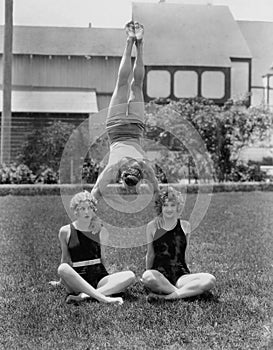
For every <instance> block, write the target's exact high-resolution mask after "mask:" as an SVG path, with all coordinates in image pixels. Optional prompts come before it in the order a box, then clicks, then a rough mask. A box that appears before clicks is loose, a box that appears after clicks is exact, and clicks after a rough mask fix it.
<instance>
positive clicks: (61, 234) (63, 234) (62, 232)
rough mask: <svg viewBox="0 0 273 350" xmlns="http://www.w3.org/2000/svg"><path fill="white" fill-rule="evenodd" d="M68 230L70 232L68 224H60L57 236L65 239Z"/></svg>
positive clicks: (68, 234)
mask: <svg viewBox="0 0 273 350" xmlns="http://www.w3.org/2000/svg"><path fill="white" fill-rule="evenodd" d="M70 232H71V225H70V224H68V225H64V226H62V227H61V228H60V231H59V238H60V239H65V240H67V239H68V238H69V236H70Z"/></svg>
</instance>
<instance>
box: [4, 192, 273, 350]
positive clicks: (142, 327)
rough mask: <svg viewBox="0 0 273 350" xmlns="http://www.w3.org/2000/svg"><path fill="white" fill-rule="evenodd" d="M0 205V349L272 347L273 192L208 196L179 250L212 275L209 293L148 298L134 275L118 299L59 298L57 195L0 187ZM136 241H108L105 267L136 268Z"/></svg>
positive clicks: (61, 219) (140, 254) (62, 216)
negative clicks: (3, 193) (2, 192)
mask: <svg viewBox="0 0 273 350" xmlns="http://www.w3.org/2000/svg"><path fill="white" fill-rule="evenodd" d="M194 201H195V197H194V195H188V196H187V208H186V211H185V215H187V212H188V213H189V212H190V208H191V207H192V205H193V203H194ZM0 210H1V222H0V273H1V275H0V281H1V290H0V304H1V305H0V310H1V311H0V349H35V350H37V349H38V350H39V349H66V350H70V349H71V350H77V349H81V350H87V349H124V350H125V349H172V350H175V349H192V350H199V349H200V350H206V349H219V350H220V349H221V350H228V349H231V350H234V349H240V350H241V349H243V350H245V349H255V350H256V349H273V341H272V327H273V323H272V310H273V307H272V304H273V297H272V295H273V289H272V287H273V283H272V280H273V277H272V276H273V275H272V270H273V269H272V266H273V259H272V258H273V232H272V231H273V193H270V192H249V193H218V194H214V195H213V196H212V200H211V204H210V207H209V210H208V211H207V214H206V216H205V218H204V219H203V221H202V222H201V224H200V225H199V227H198V228H197V229H196V230H195V231H194V232H193V234H192V238H191V242H190V246H189V252H188V254H187V261H188V265H189V267H190V269H191V271H192V272H202V271H204V272H205V271H206V272H210V273H212V274H214V275H215V277H216V281H217V286H216V288H215V289H214V290H213V291H212V293H211V294H207V295H204V296H202V297H198V298H193V299H189V300H179V301H175V302H160V303H153V304H149V303H147V301H146V300H145V296H146V295H147V292H146V291H145V290H144V288H143V287H142V285H141V284H140V282H137V283H136V284H135V285H134V286H132V287H131V288H129V289H128V291H127V292H126V293H125V296H124V299H125V302H124V304H123V305H122V306H114V305H106V304H101V303H98V302H96V301H88V302H84V303H82V304H80V305H67V304H66V303H65V302H64V301H65V295H66V293H65V291H64V289H62V288H60V289H51V288H50V286H49V285H48V281H50V280H52V279H56V278H57V276H56V269H57V266H58V264H59V261H60V247H59V242H58V238H57V235H58V230H59V228H60V227H61V226H62V225H64V224H66V223H68V222H69V218H68V216H67V214H66V212H65V210H64V207H63V205H62V202H61V199H60V197H58V196H41V197H13V196H7V197H0ZM145 251H146V247H145V246H139V247H135V248H127V249H124V248H123V249H122V248H107V256H106V258H107V268H108V269H109V271H110V272H114V271H115V270H122V269H128V268H130V269H131V270H133V271H134V272H135V273H136V275H137V276H138V278H139V277H140V276H141V274H142V273H143V271H144V268H145Z"/></svg>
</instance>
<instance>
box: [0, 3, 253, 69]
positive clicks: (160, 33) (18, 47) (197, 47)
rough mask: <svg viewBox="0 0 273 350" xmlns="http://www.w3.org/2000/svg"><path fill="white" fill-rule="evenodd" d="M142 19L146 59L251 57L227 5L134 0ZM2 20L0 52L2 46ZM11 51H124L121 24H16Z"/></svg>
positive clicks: (215, 62)
mask: <svg viewBox="0 0 273 350" xmlns="http://www.w3.org/2000/svg"><path fill="white" fill-rule="evenodd" d="M132 15H133V18H134V19H135V20H139V21H140V22H142V23H143V24H144V25H145V50H144V63H145V64H146V65H191V66H221V67H229V66H230V57H235V58H251V53H250V50H249V48H248V45H247V43H246V40H245V38H244V36H243V35H242V33H241V31H240V28H239V25H238V23H237V22H236V21H235V20H234V18H233V17H232V14H231V12H230V11H229V8H228V7H227V6H212V5H184V4H170V3H156V4H154V3H133V6H132ZM3 30H4V27H3V26H0V53H1V52H3ZM13 33H14V35H13V53H14V54H37V55H71V56H72V55H94V56H118V57H120V56H121V55H122V52H123V49H124V42H125V33H124V29H114V28H92V27H91V28H75V27H41V26H14V31H13Z"/></svg>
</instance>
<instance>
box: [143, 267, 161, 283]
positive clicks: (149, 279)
mask: <svg viewBox="0 0 273 350" xmlns="http://www.w3.org/2000/svg"><path fill="white" fill-rule="evenodd" d="M142 282H143V283H144V285H145V286H146V287H151V286H152V287H155V286H157V284H158V283H157V278H156V276H155V273H154V272H153V271H151V270H147V271H145V272H144V273H143V275H142Z"/></svg>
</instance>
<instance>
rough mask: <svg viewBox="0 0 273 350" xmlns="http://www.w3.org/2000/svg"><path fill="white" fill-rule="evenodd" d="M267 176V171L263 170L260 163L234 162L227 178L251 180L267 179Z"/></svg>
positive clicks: (239, 180) (230, 179) (240, 180)
mask: <svg viewBox="0 0 273 350" xmlns="http://www.w3.org/2000/svg"><path fill="white" fill-rule="evenodd" d="M266 177H267V176H266V173H265V172H264V171H262V170H261V167H260V165H259V164H251V163H248V164H245V163H243V162H236V163H234V165H233V167H232V169H231V172H230V174H229V176H228V178H227V179H228V180H229V181H237V182H249V181H265V180H266Z"/></svg>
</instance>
